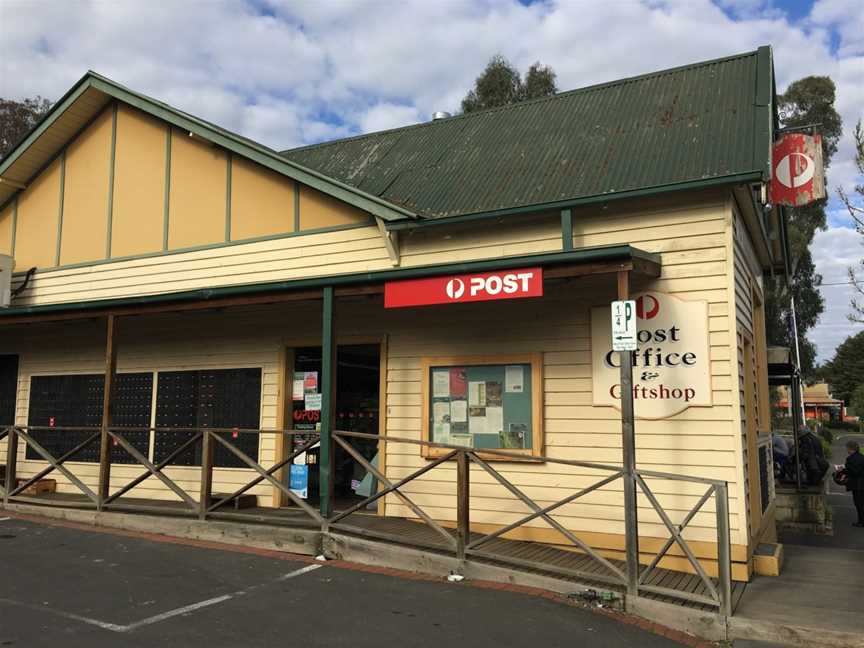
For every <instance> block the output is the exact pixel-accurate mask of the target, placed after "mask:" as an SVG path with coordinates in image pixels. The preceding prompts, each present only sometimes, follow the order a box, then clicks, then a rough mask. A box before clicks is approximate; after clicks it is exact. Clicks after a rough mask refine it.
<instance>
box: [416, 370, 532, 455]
mask: <svg viewBox="0 0 864 648" xmlns="http://www.w3.org/2000/svg"><path fill="white" fill-rule="evenodd" d="M423 394H424V412H425V414H424V424H423V437H424V440H426V441H430V442H432V443H442V444H446V445H454V446H464V447H470V448H475V449H489V450H507V451H512V452H515V453H518V454H526V455H535V456H536V455H540V454H542V447H543V436H542V416H541V412H542V402H541V401H542V358H541V355H540V354H522V355H514V356H510V355H508V356H466V357H449V358H424V359H423ZM423 450H424V452H423V454H424V456H427V457H437V456H441V455H442V454H446V452H448V451H447V450H445V449H443V448H434V447H433V448H430V447H426V446H424V447H423ZM490 458H495V456H494V455H490ZM499 458H500V456H499Z"/></svg>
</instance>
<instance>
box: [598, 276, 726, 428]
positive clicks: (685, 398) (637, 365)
mask: <svg viewBox="0 0 864 648" xmlns="http://www.w3.org/2000/svg"><path fill="white" fill-rule="evenodd" d="M611 317H612V313H611V311H610V308H609V306H601V307H597V308H593V309H591V360H592V365H593V368H592V375H593V382H594V404H595V405H611V406H612V407H615V408H617V409H620V408H621V366H620V363H619V357H618V354H619V352H618V351H613V349H612V347H613V344H612V322H611ZM636 324H637V332H636V338H637V344H638V348H637V349H636V351H631V352H630V353H631V354H632V356H633V405H634V410H635V413H636V417H637V418H647V419H661V418H666V417H669V416H672V415H674V414H678V413H679V412H683V411H684V410H686V409H687V408H688V407H694V406H706V405H711V359H710V355H709V341H708V302H705V301H685V300H682V299H678V298H677V297H673V296H672V295H669V294H666V293H660V292H646V293H641V294H639V295H637V296H636Z"/></svg>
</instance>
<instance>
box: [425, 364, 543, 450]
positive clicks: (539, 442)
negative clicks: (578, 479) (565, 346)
mask: <svg viewBox="0 0 864 648" xmlns="http://www.w3.org/2000/svg"><path fill="white" fill-rule="evenodd" d="M514 364H527V365H530V367H531V447H530V448H523V449H515V448H501V449H500V450H501V451H504V452H508V453H513V454H514V455H524V456H525V459H523V458H521V457H519V456H513V457H505V456H503V455H500V454H496V453H484V452H483V451H482V450H479V451H478V452H477V454H478V455H479V456H480V457H481V458H482V459H483V460H484V461H528V460H529V459H528V457H541V456H543V451H544V444H545V440H546V437H545V434H544V429H543V422H544V418H545V417H544V415H543V393H544V386H543V354H542V353H540V352H535V353H515V354H492V355H466V356H424V357H422V358H420V390H421V412H422V414H421V417H422V418H421V428H420V438H421V440H422V441H424V442H433V443H434V441H432V439H431V438H430V434H431V432H430V429H429V420H430V414H431V412H430V407H431V398H430V395H429V390H430V376H431V375H432V370H433V369H436V368H443V367H454V366H459V365H463V366H466V367H472V366H483V365H502V366H503V365H514ZM471 449H472V450H473V448H471ZM491 449H492V448H490V450H491ZM495 450H496V452H497V450H499V449H498V448H495ZM449 452H451V450H449V449H447V448H436V447H430V446H428V445H425V444H424V445H422V446H420V454H421V456H422V457H423V458H424V459H430V460H431V459H437V458H439V457H443V456H444V455H446V454H447V453H449Z"/></svg>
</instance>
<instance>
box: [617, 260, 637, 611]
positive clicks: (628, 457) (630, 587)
mask: <svg viewBox="0 0 864 648" xmlns="http://www.w3.org/2000/svg"><path fill="white" fill-rule="evenodd" d="M629 298H630V272H629V271H628V270H619V272H618V299H619V300H622V301H623V300H626V299H629ZM618 357H619V358H620V359H621V442H622V446H621V447H622V459H623V463H624V540H625V543H626V552H627V593H628V594H631V595H635V594H637V593H638V590H639V518H638V515H637V508H636V429H635V415H634V412H633V356H632V355H631V353H630V352H629V351H621V352H619V353H618Z"/></svg>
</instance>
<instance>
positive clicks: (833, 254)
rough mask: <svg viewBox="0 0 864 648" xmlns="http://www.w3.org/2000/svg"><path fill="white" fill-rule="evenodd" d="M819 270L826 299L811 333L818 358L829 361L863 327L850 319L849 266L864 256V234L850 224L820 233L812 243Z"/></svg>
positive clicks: (851, 294)
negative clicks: (838, 347) (850, 336)
mask: <svg viewBox="0 0 864 648" xmlns="http://www.w3.org/2000/svg"><path fill="white" fill-rule="evenodd" d="M810 249H811V252H812V254H813V262H814V263H815V264H816V271H817V272H819V274H821V275H822V283H823V284H839V285H823V286H822V287H821V288H820V292H821V293H822V297H823V298H824V299H825V312H824V313H822V315H821V316H820V318H819V323H818V324H817V325H816V327H815V328H814V329H813V330H812V331H810V332H809V333H808V337H809V338H810V340H811V341H812V342H814V343H815V344H816V350H817V352H818V358H819V361H820V362H822V361H825V360H830V359H831V357H832V356H833V355H834V349H836V348H837V345H838V344H840V343H841V342H842V341H843V340H845V339H846V337H847V336H849V335H854V334H856V333H858V332H859V331H861V330H864V324H853V323H852V322H850V321H849V319H848V318H847V315H848V314H849V313H850V312H851V308H850V306H849V302H850V300H851V299H852V297H854V296H855V294H856V293H855V289H854V288H853V287H852V286H851V285H849V284H848V283H847V282H848V281H849V277H848V275H847V274H846V273H847V268H849V267H850V266H854V265H858V264H859V263H860V262H861V259H864V236H861V234H859V233H858V232H856V231H855V230H854V229H852V228H849V227H835V228H832V229H829V230H827V231H824V232H818V233H817V234H816V236H815V237H814V239H813V245H812V246H811V248H810Z"/></svg>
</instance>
